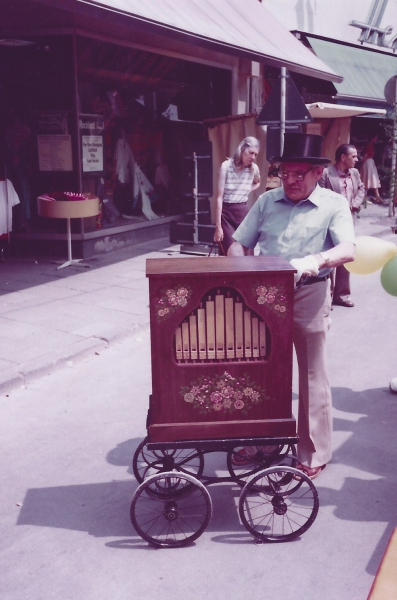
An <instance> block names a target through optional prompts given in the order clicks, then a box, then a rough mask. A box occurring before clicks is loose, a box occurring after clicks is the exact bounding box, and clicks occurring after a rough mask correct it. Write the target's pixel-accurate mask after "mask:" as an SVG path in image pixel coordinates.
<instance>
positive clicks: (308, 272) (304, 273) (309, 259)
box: [290, 254, 318, 285]
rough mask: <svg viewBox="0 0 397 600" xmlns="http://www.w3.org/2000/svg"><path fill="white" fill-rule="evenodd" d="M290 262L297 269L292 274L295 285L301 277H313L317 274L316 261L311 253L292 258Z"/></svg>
mask: <svg viewBox="0 0 397 600" xmlns="http://www.w3.org/2000/svg"><path fill="white" fill-rule="evenodd" d="M290 264H291V265H292V266H293V267H294V269H296V270H297V271H298V272H297V273H295V274H294V280H295V285H296V284H297V283H298V282H299V281H300V280H301V278H302V277H315V276H316V275H318V261H317V259H316V258H315V257H314V256H313V255H312V254H308V255H307V256H304V257H303V258H293V259H292V260H291V261H290Z"/></svg>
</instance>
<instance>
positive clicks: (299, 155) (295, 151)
mask: <svg viewBox="0 0 397 600" xmlns="http://www.w3.org/2000/svg"><path fill="white" fill-rule="evenodd" d="M323 140H324V138H323V136H322V135H313V134H311V133H285V134H284V150H283V155H282V156H272V157H271V158H270V161H272V162H307V163H313V164H314V165H326V164H328V163H330V162H331V161H330V160H329V159H328V158H324V157H322V156H321V151H322V146H323Z"/></svg>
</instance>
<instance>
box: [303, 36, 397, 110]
mask: <svg viewBox="0 0 397 600" xmlns="http://www.w3.org/2000/svg"><path fill="white" fill-rule="evenodd" d="M307 39H308V41H309V43H310V45H311V46H312V48H313V50H314V52H315V53H316V55H317V56H318V57H319V58H321V60H323V61H324V62H325V63H326V64H327V65H329V66H330V67H332V68H333V69H334V70H335V71H336V72H337V73H340V74H341V75H343V81H342V82H339V83H338V82H337V83H335V84H334V85H335V87H336V89H337V92H338V93H337V98H338V99H339V98H340V99H345V100H352V101H367V102H383V103H386V100H385V96H384V89H385V85H386V83H387V81H388V80H389V79H390V78H391V77H393V75H396V74H397V56H392V55H390V54H382V53H381V52H376V51H373V50H367V49H365V48H358V47H357V48H356V47H353V46H345V45H343V44H337V43H334V42H329V41H326V40H319V39H318V38H314V37H312V36H307Z"/></svg>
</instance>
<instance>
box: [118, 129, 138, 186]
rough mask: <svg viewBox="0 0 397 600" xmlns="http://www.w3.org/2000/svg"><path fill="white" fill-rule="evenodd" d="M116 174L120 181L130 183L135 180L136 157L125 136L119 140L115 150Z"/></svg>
mask: <svg viewBox="0 0 397 600" xmlns="http://www.w3.org/2000/svg"><path fill="white" fill-rule="evenodd" d="M114 158H115V160H116V174H117V177H118V180H119V181H120V183H130V182H132V181H133V180H134V167H135V158H134V155H133V153H132V150H131V146H130V145H129V143H128V142H127V140H126V139H125V138H120V139H119V140H117V143H116V148H115V151H114Z"/></svg>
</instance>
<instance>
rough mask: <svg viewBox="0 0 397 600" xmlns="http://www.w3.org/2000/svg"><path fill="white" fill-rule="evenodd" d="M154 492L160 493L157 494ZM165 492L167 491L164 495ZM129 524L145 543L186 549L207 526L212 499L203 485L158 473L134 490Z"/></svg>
mask: <svg viewBox="0 0 397 600" xmlns="http://www.w3.org/2000/svg"><path fill="white" fill-rule="evenodd" d="M153 490H160V492H159V493H158V494H157V495H156V494H154V493H153ZM164 490H168V492H167V493H166V494H164V493H163V491H164ZM130 516H131V523H132V525H133V526H134V528H135V530H136V532H137V533H138V534H139V535H140V536H141V537H142V538H143V539H144V540H146V541H147V542H149V543H150V544H153V545H155V546H160V547H162V546H163V547H167V546H168V547H178V546H185V545H186V544H189V543H191V542H193V541H194V540H196V539H197V538H198V537H199V536H200V535H201V534H202V533H203V532H204V531H205V530H206V528H207V527H208V524H209V522H210V520H211V516H212V502H211V497H210V495H209V493H208V491H207V488H205V487H204V485H203V484H202V483H201V482H200V481H198V480H196V479H194V477H192V476H190V475H185V474H176V473H175V472H172V473H159V474H157V475H153V476H152V477H149V478H148V479H146V480H145V481H144V482H143V483H142V484H141V485H140V486H139V487H138V489H137V490H136V492H135V494H134V496H133V498H132V501H131V509H130Z"/></svg>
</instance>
